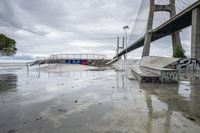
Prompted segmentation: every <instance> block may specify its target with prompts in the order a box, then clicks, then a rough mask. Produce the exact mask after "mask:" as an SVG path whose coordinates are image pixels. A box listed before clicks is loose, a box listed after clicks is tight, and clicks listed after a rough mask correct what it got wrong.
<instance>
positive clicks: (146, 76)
mask: <svg viewBox="0 0 200 133" xmlns="http://www.w3.org/2000/svg"><path fill="white" fill-rule="evenodd" d="M130 69H131V72H132V74H133V75H134V77H135V78H136V79H137V80H139V81H141V82H144V83H161V80H160V75H158V74H156V73H152V72H149V71H146V70H144V69H141V68H140V67H139V66H138V67H136V66H134V67H131V68H130Z"/></svg>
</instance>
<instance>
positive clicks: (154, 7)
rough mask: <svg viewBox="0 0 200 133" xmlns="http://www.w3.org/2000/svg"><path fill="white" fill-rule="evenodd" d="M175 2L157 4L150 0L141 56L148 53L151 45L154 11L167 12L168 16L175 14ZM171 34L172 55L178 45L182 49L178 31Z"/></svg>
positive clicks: (170, 0)
mask: <svg viewBox="0 0 200 133" xmlns="http://www.w3.org/2000/svg"><path fill="white" fill-rule="evenodd" d="M175 5H176V3H175V0H169V4H165V5H158V4H156V3H155V0H150V10H149V17H148V22H147V28H146V34H145V40H144V48H143V53H142V57H144V56H149V54H150V47H151V38H152V33H153V20H154V13H155V12H169V13H170V18H172V17H173V16H175V15H176V7H175ZM171 36H172V47H173V55H174V54H175V53H176V48H177V47H179V48H180V49H181V50H183V48H182V45H181V39H180V34H179V32H175V33H172V34H171Z"/></svg>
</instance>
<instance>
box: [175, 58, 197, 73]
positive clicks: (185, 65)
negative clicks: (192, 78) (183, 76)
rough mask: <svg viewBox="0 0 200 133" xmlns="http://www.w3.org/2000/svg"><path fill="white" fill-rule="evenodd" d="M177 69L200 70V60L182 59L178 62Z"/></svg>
mask: <svg viewBox="0 0 200 133" xmlns="http://www.w3.org/2000/svg"><path fill="white" fill-rule="evenodd" d="M177 69H178V70H181V69H186V70H200V60H196V59H181V60H179V61H178V63H177Z"/></svg>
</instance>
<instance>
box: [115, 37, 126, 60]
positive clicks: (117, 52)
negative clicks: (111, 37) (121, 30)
mask: <svg viewBox="0 0 200 133" xmlns="http://www.w3.org/2000/svg"><path fill="white" fill-rule="evenodd" d="M124 44H125V38H124V37H123V38H122V46H120V38H119V37H117V50H116V57H117V59H119V57H118V54H119V51H120V49H122V50H124ZM124 59H126V55H124Z"/></svg>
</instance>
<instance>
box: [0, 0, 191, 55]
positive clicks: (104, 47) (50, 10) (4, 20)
mask: <svg viewBox="0 0 200 133" xmlns="http://www.w3.org/2000/svg"><path fill="white" fill-rule="evenodd" d="M140 4H141V0H0V32H1V33H3V34H5V35H7V36H9V37H11V38H13V39H15V40H16V42H17V48H18V52H17V55H19V56H21V55H22V56H47V55H50V54H57V53H96V54H106V55H109V56H113V55H114V54H115V53H116V52H115V49H116V37H117V36H123V35H124V31H123V29H122V27H123V26H125V25H129V26H130V27H131V28H130V31H129V34H130V33H131V29H132V26H133V24H134V21H135V18H136V16H137V12H138V10H139V7H140ZM143 8H144V9H146V8H145V7H143ZM181 36H182V38H184V39H183V45H184V48H185V50H186V52H187V54H188V53H189V50H190V49H189V44H190V28H188V29H186V30H184V31H183V32H182V33H181ZM156 44H157V45H153V46H152V51H151V55H164V56H170V55H171V48H170V47H168V48H166V45H169V44H170V45H171V41H170V37H166V38H164V39H162V40H160V41H158V42H156ZM163 47H165V49H166V50H165V51H164V52H163V53H160V52H159V51H160V50H161V49H163ZM140 54H141V49H139V50H136V51H135V52H132V53H131V54H130V57H133V58H138V57H140Z"/></svg>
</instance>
